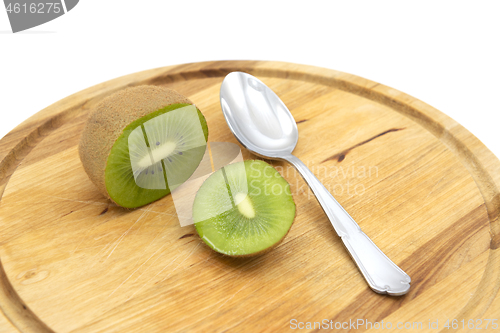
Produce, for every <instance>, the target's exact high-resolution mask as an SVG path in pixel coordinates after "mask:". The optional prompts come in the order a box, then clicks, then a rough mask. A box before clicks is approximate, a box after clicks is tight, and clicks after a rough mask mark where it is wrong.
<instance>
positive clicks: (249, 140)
mask: <svg viewBox="0 0 500 333" xmlns="http://www.w3.org/2000/svg"><path fill="white" fill-rule="evenodd" d="M220 102H221V107H222V112H223V114H224V117H225V118H226V122H227V124H228V126H229V128H230V129H231V131H232V132H233V134H234V135H235V137H236V138H237V139H238V141H239V142H240V143H241V144H242V145H243V146H244V147H246V148H247V149H249V150H250V151H252V152H253V153H255V154H257V155H259V156H262V157H265V158H270V159H281V160H285V161H288V162H289V163H291V164H292V165H293V166H294V167H295V168H296V169H297V170H298V171H299V173H300V174H301V175H302V177H303V178H304V180H305V181H306V182H307V184H308V185H309V187H310V188H311V190H312V192H313V193H314V195H315V196H316V198H317V199H318V202H319V203H320V205H321V208H323V210H324V212H325V214H326V215H327V217H328V219H329V220H330V222H331V223H332V226H333V228H334V229H335V231H336V232H337V234H338V235H339V237H340V238H341V239H342V242H343V244H344V246H345V247H346V249H347V251H348V253H349V254H350V255H351V257H352V259H353V260H354V262H355V263H356V265H357V266H358V268H359V270H360V272H361V274H362V275H363V277H364V278H365V280H366V282H367V283H368V285H369V286H370V288H371V289H372V290H373V291H375V292H377V293H380V294H388V295H391V296H399V295H404V294H406V293H407V292H408V291H409V290H410V282H411V279H410V277H409V276H408V274H406V273H405V272H404V271H403V270H402V269H401V268H399V267H398V266H397V265H396V264H394V263H393V262H392V261H391V260H390V259H389V258H388V257H387V256H386V255H385V254H384V253H383V252H382V251H381V250H380V249H379V248H378V247H377V246H376V245H375V244H374V243H373V242H372V240H371V239H370V238H369V237H368V236H367V235H366V234H365V233H364V232H363V231H361V228H360V227H359V225H358V224H357V223H356V222H355V221H354V219H353V218H352V217H351V216H350V215H349V213H347V211H346V210H345V209H344V208H343V207H342V206H341V205H340V204H339V203H338V202H337V200H335V198H334V197H333V196H332V195H331V194H330V192H328V190H327V189H326V188H325V187H324V186H323V184H322V183H321V182H320V181H319V180H318V179H317V178H316V176H314V174H313V173H312V172H311V171H310V170H309V169H308V168H307V166H306V165H305V164H304V163H302V161H301V160H300V159H298V158H297V157H296V156H294V155H293V154H292V152H293V150H294V148H295V146H296V144H297V141H298V138H299V132H298V129H297V124H296V123H295V120H294V118H293V116H292V114H291V113H290V111H289V110H288V109H287V107H286V106H285V104H284V103H283V102H282V101H281V99H280V98H279V97H278V96H277V95H276V94H275V93H274V92H273V91H272V90H271V89H270V88H269V87H267V86H266V85H265V84H264V83H262V82H261V81H260V80H259V79H257V78H255V77H254V76H252V75H250V74H246V73H243V72H232V73H229V74H228V75H227V76H226V77H225V78H224V81H223V82H222V85H221V89H220Z"/></svg>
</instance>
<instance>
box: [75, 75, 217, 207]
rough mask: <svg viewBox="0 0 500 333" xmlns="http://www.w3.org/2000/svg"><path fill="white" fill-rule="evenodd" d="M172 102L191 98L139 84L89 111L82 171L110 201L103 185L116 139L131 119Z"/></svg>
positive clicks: (82, 142)
mask: <svg viewBox="0 0 500 333" xmlns="http://www.w3.org/2000/svg"><path fill="white" fill-rule="evenodd" d="M172 104H193V102H191V101H190V100H189V99H188V98H187V97H185V96H183V95H181V94H179V93H178V92H176V91H174V90H171V89H168V88H165V87H157V86H150V85H142V86H136V87H131V88H126V89H123V90H120V91H118V92H116V93H114V94H112V95H110V96H108V97H106V98H104V99H103V100H102V101H101V102H100V103H98V104H97V105H96V106H95V107H94V108H93V109H92V110H91V111H90V115H89V118H88V120H87V123H86V125H85V128H84V129H83V132H82V135H81V137H80V144H79V147H78V152H79V155H80V160H81V162H82V165H83V168H84V170H85V172H86V173H87V175H88V176H89V178H90V180H91V181H92V182H93V183H94V184H95V185H96V187H97V189H98V190H99V191H100V192H101V193H102V194H103V195H104V196H105V197H106V198H108V199H110V200H111V201H113V199H112V198H111V197H110V196H109V194H108V191H107V189H106V185H105V170H106V164H107V160H108V156H109V153H110V151H111V148H112V147H113V145H114V143H115V141H116V140H117V139H118V137H119V136H120V135H121V134H122V132H123V130H124V129H125V128H126V127H127V126H128V125H129V124H130V123H132V122H133V121H135V120H137V119H139V118H142V117H144V116H146V115H148V114H150V113H152V112H155V111H157V110H159V109H162V108H164V107H166V106H169V105H172ZM207 137H208V133H206V135H205V138H207ZM113 202H114V201H113ZM115 203H116V202H115Z"/></svg>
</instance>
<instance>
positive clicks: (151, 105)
mask: <svg viewBox="0 0 500 333" xmlns="http://www.w3.org/2000/svg"><path fill="white" fill-rule="evenodd" d="M207 139H208V127H207V123H206V120H205V118H204V117H203V114H202V113H201V112H200V110H198V109H197V108H196V107H195V106H194V105H193V103H192V102H191V101H190V100H189V99H187V98H186V97H184V96H182V95H181V94H179V93H177V92H175V91H173V90H170V89H167V88H162V87H156V86H138V87H133V88H128V89H125V90H122V91H119V92H117V93H115V94H113V95H111V96H109V97H107V98H105V99H104V100H103V101H102V102H101V103H99V104H98V105H97V106H96V107H95V108H94V110H92V112H91V114H90V116H89V119H88V121H87V124H86V126H85V128H84V130H83V133H82V136H81V139H80V145H79V153H80V159H81V161H82V164H83V166H84V169H85V171H86V172H87V174H88V176H89V178H90V179H91V180H92V182H93V183H94V184H95V185H96V186H97V188H98V189H99V190H100V191H101V192H102V193H103V194H104V195H105V196H106V197H108V198H110V199H111V200H112V201H113V202H115V203H116V204H117V205H120V206H122V207H126V208H137V207H140V206H143V205H146V204H148V203H150V202H153V201H155V200H158V199H160V198H162V197H164V196H165V195H167V194H169V193H170V191H171V190H173V189H174V188H175V187H176V186H178V185H180V184H182V183H183V182H184V181H186V180H187V179H188V178H189V177H190V176H191V175H192V173H193V172H194V171H195V170H196V168H197V166H198V165H199V163H200V161H201V159H202V158H203V155H204V152H205V149H206V142H207Z"/></svg>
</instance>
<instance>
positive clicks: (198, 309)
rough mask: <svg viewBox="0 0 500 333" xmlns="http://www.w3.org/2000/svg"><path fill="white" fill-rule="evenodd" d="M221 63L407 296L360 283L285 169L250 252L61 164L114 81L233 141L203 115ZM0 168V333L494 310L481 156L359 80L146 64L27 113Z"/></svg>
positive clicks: (493, 186) (471, 314)
mask: <svg viewBox="0 0 500 333" xmlns="http://www.w3.org/2000/svg"><path fill="white" fill-rule="evenodd" d="M236 70H239V71H245V72H248V73H251V74H253V75H255V76H257V77H258V78H259V79H261V80H262V81H263V82H264V83H266V84H267V85H268V86H269V87H271V88H272V89H273V90H274V91H275V92H276V93H277V94H278V96H280V97H281V98H282V100H283V101H284V102H285V104H286V105H287V106H288V108H289V109H290V111H291V112H292V114H293V116H294V117H295V120H296V121H297V123H298V128H299V133H300V138H299V142H298V145H297V148H296V150H295V153H296V155H297V156H298V157H299V158H300V159H301V160H302V161H304V162H305V163H306V164H307V165H308V166H309V167H310V169H312V170H313V172H314V173H315V174H316V175H317V177H318V178H319V179H320V180H321V181H322V182H323V183H324V184H325V186H327V187H328V188H329V189H330V191H331V192H332V193H333V194H334V195H335V197H336V198H337V200H338V201H339V202H340V203H341V204H342V205H343V206H344V207H345V208H346V210H347V211H348V212H349V213H350V214H351V215H352V216H353V218H354V219H355V220H356V221H357V222H358V224H359V225H360V226H361V228H362V229H363V230H364V231H365V232H366V234H368V235H369V236H370V237H371V238H372V240H373V241H374V242H375V243H376V244H377V245H378V246H379V247H380V248H381V249H382V250H383V251H384V252H385V253H386V254H387V255H388V256H389V257H390V258H391V259H392V260H393V261H394V262H395V263H396V264H398V265H399V266H400V267H401V268H402V269H403V270H404V271H406V272H407V273H408V274H409V275H410V276H411V278H412V287H411V290H410V292H409V293H408V294H407V295H405V296H402V297H389V296H382V295H378V294H375V293H374V292H373V291H371V290H370V289H369V288H368V286H367V285H366V283H365V281H364V279H363V278H362V276H361V274H360V272H359V271H358V269H357V268H356V266H355V265H354V263H353V262H352V261H351V259H350V257H349V255H348V254H347V252H346V251H345V249H344V248H343V246H342V244H341V241H340V239H339V238H338V237H337V236H336V234H335V232H334V231H333V228H332V226H331V224H330V222H329V221H328V220H327V218H326V217H325V215H324V213H323V211H322V209H321V208H320V206H319V205H318V203H317V202H316V200H315V198H314V197H313V196H312V194H311V192H310V191H309V190H308V188H307V186H306V185H305V183H304V181H303V180H302V179H301V178H300V176H299V175H298V174H297V173H295V172H294V170H293V169H292V168H291V167H290V166H288V165H287V164H285V163H280V162H273V165H274V166H275V167H276V168H277V169H278V170H279V171H280V172H281V173H282V175H283V176H284V177H285V178H286V179H287V180H288V181H289V183H290V185H291V189H292V194H293V197H294V200H295V202H296V204H297V216H296V219H295V222H294V225H293V226H292V229H291V231H290V233H289V234H288V236H287V237H286V239H285V240H284V242H283V243H282V244H280V245H279V247H277V248H276V249H274V250H273V251H271V252H269V253H267V254H265V255H262V256H260V257H256V258H250V259H238V258H228V257H225V256H222V255H219V254H217V253H215V252H214V251H212V250H211V249H209V248H208V247H207V246H205V245H204V243H203V242H202V241H201V240H200V239H199V237H198V236H197V234H196V231H195V229H194V227H193V226H187V227H180V225H179V222H178V219H177V217H176V213H175V209H174V206H173V203H172V199H171V197H170V196H167V197H165V198H163V199H162V200H160V201H158V202H155V203H153V204H150V205H148V206H145V207H143V208H141V209H137V210H134V211H127V210H125V209H122V208H120V207H117V206H115V205H113V204H111V203H110V202H109V201H108V200H106V199H105V198H104V197H103V196H102V195H101V194H99V192H98V191H97V190H96V188H95V187H94V185H93V184H92V183H91V182H90V180H89V179H88V177H87V175H86V174H85V172H84V170H83V168H82V166H81V163H80V160H79V158H78V153H77V148H78V142H79V137H80V133H81V131H82V129H83V126H84V123H85V121H86V118H87V115H88V112H89V110H90V109H91V107H92V106H94V105H95V104H96V103H97V102H99V101H100V100H102V99H103V98H104V97H106V96H107V95H109V94H111V93H113V92H115V91H117V90H120V89H122V88H124V87H128V86H135V85H140V84H154V85H164V86H167V87H170V88H173V89H175V90H177V91H179V92H180V93H182V94H185V95H186V96H188V97H189V98H190V99H191V100H192V101H193V102H195V103H196V105H197V106H198V107H199V108H200V110H201V111H202V112H203V113H204V114H205V116H206V118H207V121H208V126H209V129H210V135H209V141H211V142H233V143H237V141H236V140H235V138H234V137H233V135H232V134H231V132H230V130H229V128H228V126H227V125H226V122H225V121H224V118H223V115H222V112H221V109H220V105H219V88H220V84H221V82H222V80H223V78H224V76H225V75H226V74H227V73H229V72H231V71H236ZM2 112H4V113H5V112H7V111H6V110H2ZM471 112H473V110H471ZM242 150H243V155H244V158H245V159H248V158H256V157H255V156H253V155H251V154H250V153H248V151H246V150H245V149H242ZM0 161H1V163H0V194H1V201H0V259H1V266H0V287H1V288H0V307H1V309H2V313H3V316H0V327H2V330H1V331H2V332H16V331H21V332H52V331H55V332H171V331H180V332H222V331H230V332H261V331H266V332H278V331H288V330H290V329H291V328H301V327H304V330H301V331H314V330H315V329H316V330H318V329H319V328H320V327H319V324H322V326H321V328H322V329H324V328H325V327H326V326H325V325H328V326H329V327H331V328H333V329H335V328H339V327H340V326H343V327H344V329H343V331H353V332H354V331H355V332H362V331H378V330H377V327H378V328H379V329H380V327H383V328H385V330H386V331H391V330H390V329H388V327H389V324H390V325H391V327H392V331H401V330H400V329H399V330H398V329H397V326H400V327H401V326H402V325H405V326H406V328H409V327H410V326H409V325H414V326H413V327H414V329H415V331H427V330H428V329H429V323H436V322H437V324H438V327H439V330H433V331H444V332H449V331H452V330H448V329H446V328H445V327H444V325H445V324H446V320H450V325H451V324H452V320H453V319H456V320H457V321H456V323H457V325H458V327H462V325H463V323H464V325H465V327H467V325H468V324H470V322H468V321H469V319H474V320H477V319H482V320H483V321H482V327H483V329H484V328H485V326H486V319H494V318H498V317H499V314H500V296H498V290H499V288H500V250H499V249H498V248H499V245H500V236H499V235H500V225H499V220H498V216H499V212H500V210H499V209H500V194H499V191H498V189H499V187H500V162H499V160H498V159H497V158H496V157H495V156H494V155H493V154H492V153H491V152H490V151H489V150H487V148H486V147H485V146H484V145H483V144H482V143H481V142H480V141H479V140H478V139H477V138H475V137H474V136H473V135H471V134H470V133H469V132H468V131H467V130H465V129H464V128H463V127H462V126H460V125H459V124H457V123H456V122H455V121H453V120H452V119H450V118H449V117H447V116H445V115H444V114H442V113H440V112H439V111H437V110H435V109H433V108H432V107H430V106H428V105H426V104H425V103H423V102H421V101H419V100H417V99H415V98H413V97H411V96H408V95H405V94H404V93H401V92H399V91H397V90H394V89H392V88H389V87H386V86H383V85H381V84H378V83H375V82H371V81H369V80H366V79H363V78H360V77H356V76H353V75H349V74H345V73H341V72H337V71H333V70H328V69H323V68H317V67H310V66H303V65H296V64H290V63H280V62H255V61H223V62H205V63H194V64H186V65H180V66H173V67H165V68H159V69H154V70H148V71H144V72H141V73H136V74H132V75H128V76H124V77H121V78H118V79H115V80H111V81H109V82H105V83H102V84H99V85H97V86H94V87H92V88H89V89H86V90H84V91H81V92H79V93H76V94H74V95H72V96H70V97H67V98H65V99H63V100H61V101H59V102H57V103H55V104H53V105H51V106H49V107H48V108H46V109H44V110H42V111H40V112H39V113H37V114H35V115H34V116H33V117H31V118H29V119H28V120H26V121H25V122H24V123H23V124H21V125H20V126H18V127H17V128H16V129H14V130H13V131H12V132H11V133H9V134H8V135H7V136H6V137H4V138H3V139H2V140H1V141H0ZM462 319H464V322H461V320H462ZM361 320H362V322H361ZM349 321H350V324H349ZM382 321H383V322H384V324H382V323H381V322H382ZM353 322H356V324H358V323H362V324H360V326H352V323H353ZM368 322H369V323H370V324H371V328H370V324H368ZM497 322H498V319H497ZM308 323H309V324H308ZM314 323H316V324H314ZM346 323H347V324H346ZM398 323H401V324H398ZM418 323H421V324H420V325H421V326H420V327H418V325H419V324H418ZM348 324H349V326H348ZM478 324H479V321H474V322H473V325H478ZM330 325H331V326H330ZM377 325H379V326H377ZM380 325H384V326H380ZM434 325H435V324H434ZM491 325H492V324H490V326H489V328H491V327H492V326H491ZM353 327H356V328H353ZM434 327H435V326H434ZM408 331H411V330H408Z"/></svg>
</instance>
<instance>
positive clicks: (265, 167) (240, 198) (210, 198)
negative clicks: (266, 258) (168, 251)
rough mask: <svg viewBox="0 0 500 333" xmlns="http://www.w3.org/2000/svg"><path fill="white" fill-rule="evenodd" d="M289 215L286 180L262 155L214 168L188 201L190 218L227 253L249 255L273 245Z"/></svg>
mask: <svg viewBox="0 0 500 333" xmlns="http://www.w3.org/2000/svg"><path fill="white" fill-rule="evenodd" d="M294 218H295V203H294V201H293V198H292V195H291V193H290V185H289V184H288V182H287V181H286V180H285V179H284V178H283V177H282V176H281V175H280V174H279V172H277V171H276V169H274V168H273V167H272V166H271V165H269V164H267V163H266V162H264V161H261V160H248V161H244V162H238V163H234V164H230V165H227V166H225V167H223V168H221V169H219V170H217V171H216V172H214V173H213V174H212V175H210V177H208V178H207V179H206V180H205V182H204V183H203V185H202V186H201V187H200V189H199V190H198V192H197V193H196V197H195V199H194V203H193V221H194V223H195V224H194V225H195V228H196V231H197V232H198V234H199V235H200V237H201V239H202V240H203V241H204V242H205V243H206V244H207V245H208V246H209V247H211V248H212V249H213V250H215V251H217V252H220V253H222V254H225V255H229V256H252V255H257V254H261V253H264V252H267V251H268V250H270V249H272V248H274V247H275V246H276V245H278V244H279V243H280V242H281V241H282V240H283V239H284V237H285V236H286V234H287V233H288V231H289V230H290V227H291V226H292V223H293V220H294Z"/></svg>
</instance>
